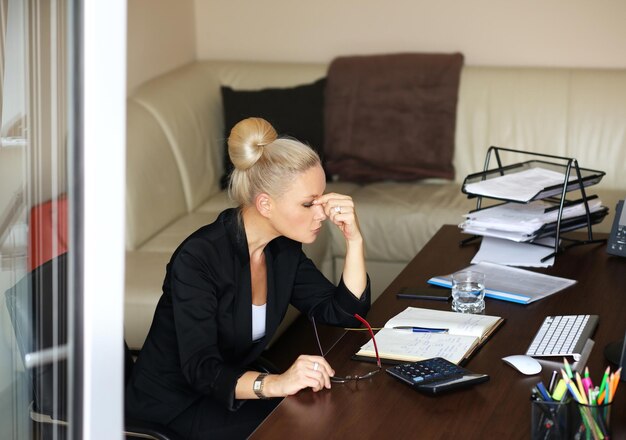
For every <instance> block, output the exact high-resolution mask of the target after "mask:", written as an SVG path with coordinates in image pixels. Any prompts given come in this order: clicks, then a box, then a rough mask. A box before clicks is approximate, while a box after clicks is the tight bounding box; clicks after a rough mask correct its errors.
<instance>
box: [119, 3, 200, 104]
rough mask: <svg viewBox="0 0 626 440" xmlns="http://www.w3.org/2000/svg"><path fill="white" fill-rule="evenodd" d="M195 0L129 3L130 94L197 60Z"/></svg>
mask: <svg viewBox="0 0 626 440" xmlns="http://www.w3.org/2000/svg"><path fill="white" fill-rule="evenodd" d="M193 14H194V3H193V0H128V45H127V72H128V75H127V93H129V94H130V93H131V92H132V91H133V90H134V89H135V88H136V87H137V86H138V85H139V84H141V83H143V82H144V81H147V80H149V79H150V78H154V77H155V76H158V75H160V74H162V73H165V72H167V71H169V70H172V69H174V68H176V67H178V66H181V65H183V64H186V63H189V62H191V61H193V60H194V59H195V56H196V43H195V29H194V17H193Z"/></svg>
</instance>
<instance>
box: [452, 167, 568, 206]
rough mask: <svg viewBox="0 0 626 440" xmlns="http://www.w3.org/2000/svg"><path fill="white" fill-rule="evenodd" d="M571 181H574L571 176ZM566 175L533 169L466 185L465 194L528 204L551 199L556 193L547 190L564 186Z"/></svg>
mask: <svg viewBox="0 0 626 440" xmlns="http://www.w3.org/2000/svg"><path fill="white" fill-rule="evenodd" d="M569 180H570V181H572V180H574V176H573V175H571V174H570V176H569ZM564 181H565V174H563V173H559V172H557V171H552V170H548V169H545V168H531V169H529V170H524V171H520V172H517V173H512V174H505V175H504V176H499V177H494V178H491V179H487V180H481V181H480V182H474V183H468V184H467V185H465V188H464V189H465V192H467V193H470V194H475V195H478V196H486V197H493V198H496V199H503V200H515V201H518V202H528V201H530V200H532V199H533V198H535V197H549V196H550V195H553V194H554V191H545V190H546V189H547V188H553V187H555V186H556V187H557V190H556V191H557V192H559V191H560V189H559V188H558V185H561V186H562V185H563V182H564Z"/></svg>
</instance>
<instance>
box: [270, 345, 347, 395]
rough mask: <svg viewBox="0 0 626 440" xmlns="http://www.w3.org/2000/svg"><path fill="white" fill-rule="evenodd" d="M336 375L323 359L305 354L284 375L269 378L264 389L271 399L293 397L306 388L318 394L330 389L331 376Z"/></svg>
mask: <svg viewBox="0 0 626 440" xmlns="http://www.w3.org/2000/svg"><path fill="white" fill-rule="evenodd" d="M334 374H335V371H334V370H333V369H332V368H331V367H330V365H329V364H328V362H326V359H324V358H323V357H321V356H309V355H304V354H303V355H300V356H298V359H296V361H295V362H294V363H293V365H292V366H291V367H289V369H288V370H287V371H285V372H284V373H283V374H279V375H270V376H267V378H266V379H265V384H264V387H265V389H266V390H267V395H268V396H271V397H278V396H291V395H293V394H296V393H297V392H298V391H300V390H302V389H304V388H311V389H312V390H313V391H315V392H317V391H320V390H322V389H323V388H330V376H332V375H334Z"/></svg>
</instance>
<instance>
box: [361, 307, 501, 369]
mask: <svg viewBox="0 0 626 440" xmlns="http://www.w3.org/2000/svg"><path fill="white" fill-rule="evenodd" d="M502 322H504V321H503V319H502V318H500V317H497V316H489V315H474V314H469V313H456V312H446V311H441V310H430V309H422V308H417V307H407V308H406V309H405V310H404V311H402V312H401V313H399V314H398V315H396V316H394V317H393V318H391V319H390V320H389V321H387V323H386V324H385V327H384V328H383V329H381V330H380V331H379V332H378V333H376V343H377V344H378V352H379V355H380V357H381V358H383V359H386V360H392V361H407V362H413V361H419V360H422V359H428V358H432V357H443V358H446V359H448V360H449V361H450V362H454V363H455V364H458V363H460V362H461V361H462V360H464V359H466V358H469V356H470V355H471V354H472V353H473V352H474V350H475V349H476V348H477V347H479V346H480V344H482V343H483V342H484V341H485V340H486V339H487V338H488V337H489V336H490V335H491V334H492V333H493V332H494V331H495V330H496V329H497V328H498V326H499V325H500V324H502ZM394 327H420V328H432V329H447V331H446V332H445V333H443V332H414V331H413V330H410V329H408V330H407V329H394ZM356 357H357V358H358V357H367V358H374V357H376V353H375V351H374V344H373V343H372V341H371V340H370V341H369V342H367V343H366V344H365V345H363V346H362V347H361V349H360V350H359V351H358V352H357V353H356Z"/></svg>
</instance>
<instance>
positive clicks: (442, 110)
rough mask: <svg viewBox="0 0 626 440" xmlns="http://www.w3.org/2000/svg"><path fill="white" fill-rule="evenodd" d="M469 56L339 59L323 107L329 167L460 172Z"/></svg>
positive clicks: (380, 176)
mask: <svg viewBox="0 0 626 440" xmlns="http://www.w3.org/2000/svg"><path fill="white" fill-rule="evenodd" d="M462 65H463V55H462V54H460V53H454V54H420V53H406V54H392V55H374V56H354V57H340V58H336V59H335V60H334V61H333V62H332V63H331V65H330V67H329V71H328V79H327V85H326V97H325V108H324V123H325V142H324V154H325V158H326V169H327V171H328V172H329V173H330V174H331V175H332V176H333V178H335V179H336V178H338V179H339V180H350V181H355V182H372V181H379V180H397V181H406V180H417V179H423V178H427V177H441V178H447V179H453V178H454V168H453V166H452V156H453V153H454V129H455V123H456V103H457V97H458V88H459V79H460V73H461V67H462Z"/></svg>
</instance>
